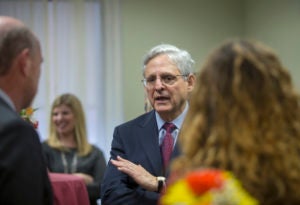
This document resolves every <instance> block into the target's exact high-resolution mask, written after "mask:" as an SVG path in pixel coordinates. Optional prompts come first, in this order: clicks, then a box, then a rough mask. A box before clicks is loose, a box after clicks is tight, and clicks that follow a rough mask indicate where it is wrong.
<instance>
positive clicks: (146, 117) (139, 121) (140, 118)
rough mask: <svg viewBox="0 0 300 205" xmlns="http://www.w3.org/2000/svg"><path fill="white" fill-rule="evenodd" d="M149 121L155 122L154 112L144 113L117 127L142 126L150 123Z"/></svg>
mask: <svg viewBox="0 0 300 205" xmlns="http://www.w3.org/2000/svg"><path fill="white" fill-rule="evenodd" d="M151 120H155V111H153V110H152V111H150V112H147V113H144V114H142V115H140V116H138V117H136V118H134V119H132V120H129V121H127V122H125V123H123V124H120V125H119V126H117V127H127V126H133V125H139V124H144V123H146V122H148V121H151Z"/></svg>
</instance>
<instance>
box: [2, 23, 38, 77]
mask: <svg viewBox="0 0 300 205" xmlns="http://www.w3.org/2000/svg"><path fill="white" fill-rule="evenodd" d="M37 46H38V40H37V39H36V37H35V36H34V34H33V33H32V32H31V31H30V30H29V29H28V28H27V27H25V26H13V27H11V28H8V29H2V30H0V75H4V74H6V73H7V72H8V70H9V69H10V67H11V66H12V63H13V60H14V59H15V58H16V57H17V55H18V54H20V53H21V52H22V51H23V50H24V49H26V48H28V49H29V50H30V54H31V56H33V53H32V52H34V51H35V50H34V49H35V48H37Z"/></svg>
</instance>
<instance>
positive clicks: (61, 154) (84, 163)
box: [43, 93, 106, 205]
mask: <svg viewBox="0 0 300 205" xmlns="http://www.w3.org/2000/svg"><path fill="white" fill-rule="evenodd" d="M50 118H51V119H50V132H49V136H48V139H47V140H46V141H45V142H44V143H43V149H44V153H45V156H46V161H47V165H48V169H49V171H50V172H57V173H69V174H73V175H76V176H78V177H81V178H82V179H83V180H84V182H85V183H86V185H87V190H88V194H89V197H90V203H91V205H93V204H97V200H98V199H99V198H100V184H101V180H102V176H103V174H104V170H105V167H106V162H105V158H104V155H103V153H102V151H101V150H100V149H99V148H97V147H96V146H94V145H91V144H89V142H88V138H87V132H86V122H85V115H84V111H83V108H82V105H81V102H80V101H79V99H78V98H77V97H76V96H75V95H72V94H68V93H67V94H63V95H60V96H58V97H57V98H56V99H55V100H54V102H53V104H52V108H51V113H50Z"/></svg>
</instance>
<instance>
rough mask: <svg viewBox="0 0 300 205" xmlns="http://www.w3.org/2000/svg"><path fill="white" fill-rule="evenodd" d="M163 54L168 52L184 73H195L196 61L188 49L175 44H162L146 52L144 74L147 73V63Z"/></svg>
mask: <svg viewBox="0 0 300 205" xmlns="http://www.w3.org/2000/svg"><path fill="white" fill-rule="evenodd" d="M162 54H166V55H167V56H168V57H169V59H170V60H171V61H172V62H173V63H174V64H175V65H176V66H177V67H178V69H179V71H180V73H181V74H182V75H189V74H190V73H193V70H194V64H195V62H194V60H193V59H192V57H191V55H190V54H189V53H188V52H187V51H185V50H182V49H179V48H177V47H175V46H173V45H169V44H160V45H157V46H155V47H153V48H152V49H150V51H149V52H148V53H147V54H146V56H145V58H144V61H143V75H144V74H145V69H146V65H147V64H148V63H149V61H150V60H152V59H153V58H155V57H156V56H159V55H162Z"/></svg>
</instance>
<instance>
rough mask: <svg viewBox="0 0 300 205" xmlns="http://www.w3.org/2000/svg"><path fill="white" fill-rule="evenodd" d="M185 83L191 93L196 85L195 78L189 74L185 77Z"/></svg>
mask: <svg viewBox="0 0 300 205" xmlns="http://www.w3.org/2000/svg"><path fill="white" fill-rule="evenodd" d="M187 83H188V91H189V92H191V91H192V90H193V89H194V87H195V84H196V76H195V74H193V73H191V74H189V76H188V77H187Z"/></svg>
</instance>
